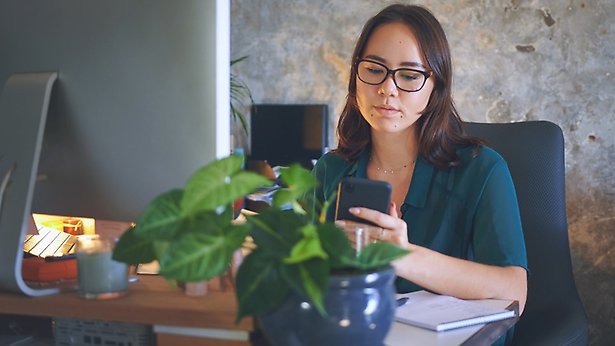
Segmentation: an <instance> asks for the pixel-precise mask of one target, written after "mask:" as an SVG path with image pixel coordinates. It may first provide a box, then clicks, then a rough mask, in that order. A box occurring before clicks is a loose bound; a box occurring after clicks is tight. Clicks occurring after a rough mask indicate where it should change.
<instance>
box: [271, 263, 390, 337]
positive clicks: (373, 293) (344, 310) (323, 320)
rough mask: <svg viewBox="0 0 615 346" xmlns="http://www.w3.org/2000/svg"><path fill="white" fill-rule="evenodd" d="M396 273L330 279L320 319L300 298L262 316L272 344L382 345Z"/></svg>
mask: <svg viewBox="0 0 615 346" xmlns="http://www.w3.org/2000/svg"><path fill="white" fill-rule="evenodd" d="M394 279H395V272H394V271H393V269H392V268H391V267H387V268H386V269H384V270H381V271H375V272H371V273H366V274H355V275H351V274H348V275H331V278H330V280H329V290H328V292H327V295H326V296H325V299H324V304H325V309H326V311H327V316H324V317H323V316H321V315H320V314H319V313H318V311H317V310H316V309H315V308H314V307H313V306H312V305H311V304H309V303H307V301H306V299H305V298H303V297H300V296H298V295H296V294H291V295H290V296H289V298H288V299H287V300H286V302H284V303H283V304H282V305H281V306H280V307H279V308H277V309H276V310H274V311H271V312H269V313H266V314H263V315H261V316H259V323H260V326H261V328H262V330H263V332H264V334H265V336H266V337H267V339H268V340H269V342H270V343H271V345H274V346H275V345H284V346H294V345H318V346H327V345H335V346H338V345H370V346H374V345H376V346H378V345H383V344H384V339H385V337H386V335H387V334H388V332H389V329H390V328H391V325H392V323H393V318H394V314H395V288H394V286H393V281H394Z"/></svg>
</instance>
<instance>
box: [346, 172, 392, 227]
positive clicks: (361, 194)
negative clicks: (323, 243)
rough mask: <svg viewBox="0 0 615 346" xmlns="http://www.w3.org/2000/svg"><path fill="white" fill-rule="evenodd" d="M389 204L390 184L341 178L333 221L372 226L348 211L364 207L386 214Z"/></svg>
mask: <svg viewBox="0 0 615 346" xmlns="http://www.w3.org/2000/svg"><path fill="white" fill-rule="evenodd" d="M390 203H391V184H389V183H387V182H386V181H380V180H370V179H363V178H353V177H347V178H343V179H342V180H341V181H340V183H339V185H338V187H337V203H336V205H335V219H336V220H350V221H356V222H361V223H367V224H373V223H371V222H369V221H367V220H364V219H361V218H358V217H355V216H354V215H352V214H351V213H350V212H349V211H348V209H349V208H352V207H364V208H369V209H374V210H378V211H380V212H383V213H385V214H388V213H389V205H390Z"/></svg>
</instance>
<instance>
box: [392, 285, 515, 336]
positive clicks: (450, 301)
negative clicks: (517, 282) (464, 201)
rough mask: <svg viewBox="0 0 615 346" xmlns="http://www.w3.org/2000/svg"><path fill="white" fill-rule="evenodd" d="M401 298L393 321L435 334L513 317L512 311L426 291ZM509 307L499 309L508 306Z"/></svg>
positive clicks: (408, 294) (513, 312)
mask: <svg viewBox="0 0 615 346" xmlns="http://www.w3.org/2000/svg"><path fill="white" fill-rule="evenodd" d="M402 297H407V298H408V301H407V302H406V303H405V304H404V305H402V306H399V307H398V308H397V309H396V310H395V319H396V320H397V321H399V322H402V323H406V324H410V325H414V326H417V327H421V328H426V329H430V330H434V331H438V332H439V331H445V330H449V329H454V328H461V327H467V326H471V325H476V324H482V323H488V322H493V321H499V320H503V319H507V318H512V317H515V314H516V312H515V311H514V310H507V309H505V308H497V307H494V306H493V305H489V304H484V303H481V302H483V301H472V300H463V299H458V298H455V297H451V296H445V295H438V294H434V293H430V292H427V291H418V292H412V293H407V294H402V295H398V298H402ZM504 303H505V302H504ZM512 303H513V302H512V301H510V304H499V305H505V306H510V305H511V304H512Z"/></svg>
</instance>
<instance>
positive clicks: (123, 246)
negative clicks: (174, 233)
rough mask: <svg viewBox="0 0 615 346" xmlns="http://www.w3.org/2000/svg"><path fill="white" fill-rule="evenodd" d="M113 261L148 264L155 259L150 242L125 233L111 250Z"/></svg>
mask: <svg viewBox="0 0 615 346" xmlns="http://www.w3.org/2000/svg"><path fill="white" fill-rule="evenodd" d="M113 259H114V260H116V261H119V262H124V263H128V264H139V263H149V262H151V261H153V260H154V259H156V253H155V251H154V244H153V242H152V240H150V239H148V238H146V237H142V236H139V235H138V234H137V233H136V232H135V231H134V230H128V231H126V232H125V233H124V234H123V235H122V237H121V238H120V240H119V241H118V243H117V244H116V245H115V248H114V249H113Z"/></svg>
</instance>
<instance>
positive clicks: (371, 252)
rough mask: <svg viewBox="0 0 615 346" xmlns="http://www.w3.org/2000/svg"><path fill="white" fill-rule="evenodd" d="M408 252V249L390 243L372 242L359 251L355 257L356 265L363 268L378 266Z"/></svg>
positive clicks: (368, 268)
mask: <svg viewBox="0 0 615 346" xmlns="http://www.w3.org/2000/svg"><path fill="white" fill-rule="evenodd" d="M408 253H409V251H408V250H406V249H403V248H401V247H399V246H397V245H393V244H390V243H384V242H376V243H372V244H369V245H368V246H367V247H366V248H364V249H363V250H361V252H360V253H359V256H358V257H357V266H358V267H359V268H360V269H364V270H370V269H376V268H380V267H383V266H386V265H388V264H389V263H391V261H393V260H395V259H397V258H400V257H403V256H405V255H407V254H408Z"/></svg>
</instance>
